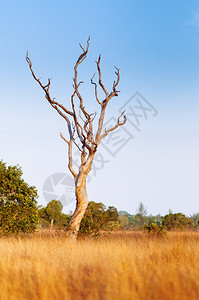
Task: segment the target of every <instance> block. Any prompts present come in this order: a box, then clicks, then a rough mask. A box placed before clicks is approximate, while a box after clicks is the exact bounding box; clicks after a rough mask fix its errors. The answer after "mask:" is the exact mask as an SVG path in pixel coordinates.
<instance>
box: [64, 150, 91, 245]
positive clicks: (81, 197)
mask: <svg viewBox="0 0 199 300" xmlns="http://www.w3.org/2000/svg"><path fill="white" fill-rule="evenodd" d="M94 155H95V154H94V153H92V154H90V155H89V157H88V160H87V162H86V163H82V165H81V167H80V169H79V174H78V176H77V178H76V181H75V195H76V208H75V212H74V214H73V215H72V218H71V220H70V222H69V225H68V230H67V234H68V236H69V237H70V238H72V239H76V238H77V234H78V231H79V228H80V224H81V221H82V219H83V216H84V214H85V212H86V209H87V206H88V195H87V190H86V178H87V175H88V173H89V172H90V170H91V166H92V163H93V159H94Z"/></svg>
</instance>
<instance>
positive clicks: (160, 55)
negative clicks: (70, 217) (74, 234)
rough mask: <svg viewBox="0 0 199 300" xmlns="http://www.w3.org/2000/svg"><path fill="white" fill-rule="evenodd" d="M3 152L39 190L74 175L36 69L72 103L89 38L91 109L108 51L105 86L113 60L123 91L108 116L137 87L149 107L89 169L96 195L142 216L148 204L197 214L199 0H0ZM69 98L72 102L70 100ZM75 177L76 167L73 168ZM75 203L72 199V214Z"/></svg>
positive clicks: (92, 196) (60, 124) (61, 127)
mask: <svg viewBox="0 0 199 300" xmlns="http://www.w3.org/2000/svg"><path fill="white" fill-rule="evenodd" d="M0 5H1V9H0V32H1V38H0V66H1V68H0V83H1V84H0V86H1V88H0V101H1V109H0V140H1V147H0V158H2V159H3V160H4V161H6V162H7V163H8V164H17V163H18V164H19V165H20V166H22V169H23V171H24V178H25V180H26V181H27V182H28V183H29V184H31V185H35V186H36V187H37V189H38V191H39V196H40V197H39V203H41V204H43V205H46V202H45V200H44V197H43V194H42V188H43V184H44V182H45V180H46V178H48V176H50V175H52V174H54V173H59V172H67V173H68V170H67V148H66V145H65V144H64V143H63V142H62V141H61V139H60V138H59V132H60V131H62V132H63V133H65V135H66V128H65V123H64V121H62V120H61V119H60V118H59V116H58V115H56V112H55V111H53V110H52V109H51V107H49V105H48V103H46V102H45V99H44V95H43V93H42V91H41V90H40V89H39V87H38V86H37V85H36V82H34V81H33V79H32V77H31V75H30V72H29V69H28V66H27V63H26V61H25V55H26V51H27V50H29V55H30V57H31V59H32V62H33V64H34V70H35V72H36V73H37V74H38V76H39V77H41V78H42V80H43V81H45V80H46V79H47V78H48V77H52V78H53V80H52V88H51V90H52V94H53V96H54V97H56V99H57V100H60V102H62V103H64V104H65V105H66V106H67V105H69V99H70V95H71V93H72V77H73V66H74V62H75V61H76V59H77V57H78V55H79V54H80V48H79V46H78V43H79V42H81V43H82V44H84V45H85V43H86V40H87V37H88V36H89V35H90V36H91V42H90V49H89V55H88V58H87V60H86V61H84V63H83V64H82V66H81V69H80V71H79V78H81V79H83V80H84V82H85V85H84V87H82V94H83V95H84V96H85V98H86V107H87V108H88V109H89V110H90V111H95V110H96V109H97V105H96V103H95V101H94V98H93V89H92V88H93V87H92V86H90V85H89V79H90V78H91V76H92V75H93V73H94V72H95V71H96V64H95V60H96V59H97V57H98V55H99V54H100V53H101V54H102V74H103V80H104V83H105V84H106V86H107V87H108V88H111V84H112V81H113V80H114V69H113V65H116V66H118V67H119V68H120V72H121V81H120V90H121V93H120V97H118V98H117V99H116V100H114V101H113V102H112V103H111V105H110V108H109V110H108V111H107V118H106V120H107V121H108V120H109V119H110V118H111V117H112V116H114V117H117V115H118V112H119V110H120V107H121V106H122V105H124V104H125V103H126V101H127V100H128V99H129V98H130V97H131V96H132V95H134V94H135V93H136V92H137V91H139V92H140V93H141V95H143V96H144V98H146V99H147V101H148V102H149V103H151V104H152V105H153V106H154V108H155V109H157V111H158V114H157V115H156V116H155V117H153V115H152V112H150V114H149V115H148V116H147V120H144V119H143V120H142V122H141V123H142V124H141V126H140V127H141V131H140V132H135V134H134V133H133V132H132V131H133V128H132V126H131V124H130V123H129V122H128V123H127V124H126V127H125V128H126V130H127V131H128V132H130V133H131V134H132V135H134V139H132V140H130V141H129V142H128V143H127V144H126V145H125V146H124V147H123V148H122V149H121V150H120V151H119V152H118V153H117V155H116V156H115V157H112V156H111V155H110V153H106V151H105V150H106V149H104V148H103V147H101V150H100V151H101V153H103V155H104V156H105V157H106V160H109V163H107V164H105V165H104V168H103V169H102V168H101V169H100V170H98V171H97V172H96V176H94V175H93V174H92V180H90V182H89V183H88V194H89V200H93V201H96V202H103V203H104V204H105V205H107V206H108V205H114V206H116V207H117V208H118V209H120V210H121V209H122V210H127V211H129V212H130V213H135V211H136V208H137V206H138V204H139V202H140V201H141V202H143V203H144V204H145V205H146V206H147V208H148V211H149V212H151V213H159V212H160V213H162V214H164V213H167V212H168V211H169V209H171V210H173V211H174V212H178V211H181V212H184V213H186V214H190V213H193V212H199V205H198V203H199V185H198V178H199V155H198V153H199V139H198V138H199V84H198V82H199V1H183V0H179V1H177V0H174V1H164V0H163V1H157V0H156V1H154V0H152V1H138V0H137V1H110V0H107V1H104V0H102V1H86V0H85V1H74V2H72V1H63V0H58V1H56V2H55V1H46V0H43V1H37V0H36V1H28V4H27V1H17V2H16V1H3V0H0ZM67 103H68V104H67ZM68 174H69V173H68ZM73 208H74V203H72V204H71V205H69V206H67V207H65V211H68V210H70V209H73Z"/></svg>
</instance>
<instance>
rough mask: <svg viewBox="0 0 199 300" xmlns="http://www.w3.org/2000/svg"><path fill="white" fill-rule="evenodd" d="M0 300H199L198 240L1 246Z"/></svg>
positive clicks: (108, 239)
mask: <svg viewBox="0 0 199 300" xmlns="http://www.w3.org/2000/svg"><path fill="white" fill-rule="evenodd" d="M0 276H1V279H0V299H2V300H6V299H9V300H11V299H49V300H51V299H71V300H78V299H108V300H109V299H110V300H111V299H121V300H123V299H133V300H136V299H144V300H146V299H153V300H154V299H159V300H160V299H161V300H164V299H167V300H168V299H172V300H175V299H189V300H190V299H191V300H193V299H199V234H198V233H171V234H168V236H167V237H166V238H152V237H147V236H145V235H144V234H143V233H139V232H137V233H114V234H112V235H108V236H105V237H101V238H99V239H92V238H86V239H84V240H79V241H77V242H76V243H73V242H70V241H68V240H67V239H64V238H63V237H61V236H60V237H56V236H52V237H50V236H47V235H43V236H40V235H33V236H31V237H30V238H18V239H16V238H10V239H8V238H6V239H3V238H2V239H1V240H0Z"/></svg>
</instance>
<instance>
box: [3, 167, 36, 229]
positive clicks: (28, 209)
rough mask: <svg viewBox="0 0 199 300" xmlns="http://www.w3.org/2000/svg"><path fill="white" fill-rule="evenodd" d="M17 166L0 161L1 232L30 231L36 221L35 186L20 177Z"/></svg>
mask: <svg viewBox="0 0 199 300" xmlns="http://www.w3.org/2000/svg"><path fill="white" fill-rule="evenodd" d="M22 175H23V173H22V170H21V168H20V167H18V166H6V164H5V163H3V162H2V161H0V231H1V232H2V233H3V234H16V233H20V232H32V231H34V230H35V228H36V226H37V223H38V209H37V202H36V199H37V197H38V195H37V190H36V188H35V187H31V186H29V185H28V184H27V183H26V182H25V181H24V180H23V179H22Z"/></svg>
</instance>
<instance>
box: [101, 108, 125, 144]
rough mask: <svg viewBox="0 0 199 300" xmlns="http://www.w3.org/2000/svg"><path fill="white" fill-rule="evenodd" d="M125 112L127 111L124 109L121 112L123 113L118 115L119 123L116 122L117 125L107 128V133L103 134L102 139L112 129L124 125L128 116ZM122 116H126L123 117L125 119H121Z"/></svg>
mask: <svg viewBox="0 0 199 300" xmlns="http://www.w3.org/2000/svg"><path fill="white" fill-rule="evenodd" d="M124 113H125V111H123V112H122V113H121V115H120V116H119V117H118V119H117V123H116V125H115V126H114V127H112V128H110V129H108V130H106V131H105V133H104V134H102V135H101V137H100V140H102V139H103V138H104V137H105V136H107V134H109V133H110V132H111V131H113V130H115V129H117V128H118V127H119V126H122V125H124V124H125V123H126V116H125V115H124ZM122 116H123V117H124V119H123V121H120V118H121V117H122Z"/></svg>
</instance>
